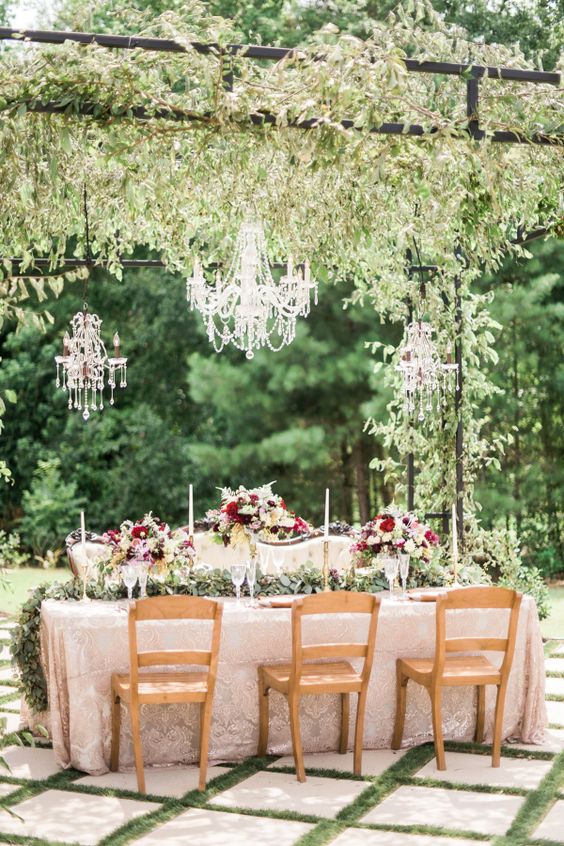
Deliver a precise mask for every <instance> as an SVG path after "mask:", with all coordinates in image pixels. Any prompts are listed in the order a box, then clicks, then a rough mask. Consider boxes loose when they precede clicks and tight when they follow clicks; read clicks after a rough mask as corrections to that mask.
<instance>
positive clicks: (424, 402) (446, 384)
mask: <svg viewBox="0 0 564 846" xmlns="http://www.w3.org/2000/svg"><path fill="white" fill-rule="evenodd" d="M432 335H433V327H432V326H431V324H430V323H424V322H423V321H422V320H416V321H414V322H413V323H410V324H409V326H408V327H407V340H406V343H405V344H404V346H403V347H402V348H401V349H400V361H399V364H398V366H397V368H396V370H399V371H400V373H401V374H402V376H403V395H404V407H405V411H406V413H408V414H413V413H414V412H415V411H416V409H418V420H420V421H423V420H425V413H426V412H429V411H432V409H433V399H436V405H437V407H440V406H442V407H443V408H444V407H446V396H447V393H451V392H452V390H453V387H454V385H455V383H456V389H457V390H458V364H454V363H453V360H452V349H451V346H450V344H449V345H448V347H447V355H446V362H445V363H443V362H441V360H440V358H439V354H438V352H437V348H436V346H435V343H434V341H433V339H432ZM455 377H456V379H455Z"/></svg>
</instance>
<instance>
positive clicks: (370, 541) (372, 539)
mask: <svg viewBox="0 0 564 846" xmlns="http://www.w3.org/2000/svg"><path fill="white" fill-rule="evenodd" d="M366 543H368V544H370V546H374V545H375V544H377V543H379V540H378V538H377V537H375V536H374V535H370V537H369V538H367V539H366Z"/></svg>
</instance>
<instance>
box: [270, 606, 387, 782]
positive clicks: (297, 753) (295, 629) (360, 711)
mask: <svg viewBox="0 0 564 846" xmlns="http://www.w3.org/2000/svg"><path fill="white" fill-rule="evenodd" d="M380 602H381V600H380V598H379V597H375V596H372V595H370V594H367V593H350V592H347V591H338V592H337V591H335V592H332V593H318V594H315V595H314V596H308V597H305V598H304V599H298V600H296V601H295V602H294V604H293V605H292V663H291V664H271V665H267V666H261V667H259V669H258V673H259V716H260V724H259V743H258V754H259V755H260V756H264V755H266V749H267V744H268V705H269V692H270V690H271V689H272V690H277V691H279V692H280V693H283V694H284V696H286V697H287V699H288V706H289V709H290V729H291V733H292V749H293V753H294V760H295V762H296V774H297V777H298V781H305V780H306V777H305V769H304V761H303V751H302V740H301V733H300V721H299V707H300V699H301V697H302V696H311V695H315V694H322V693H340V694H341V741H340V747H339V751H340V752H341V753H342V754H344V753H345V752H346V751H347V746H348V734H349V710H350V694H351V693H358V704H357V711H356V727H355V739H354V772H355V774H356V775H360V773H361V766H362V738H363V734H364V712H365V708H366V693H367V689H368V681H369V679H370V672H371V670H372V661H373V658H374V644H375V642H376V627H377V624H378V612H379V611H380ZM342 613H353V614H369V615H370V621H369V628H368V635H367V638H366V641H365V642H363V643H320V644H316V645H315V646H302V618H303V617H304V616H308V615H311V614H342ZM344 657H351V658H352V657H354V658H364V664H363V668H362V671H361V672H360V673H357V672H356V670H355V669H354V668H353V667H352V665H351V664H349V663H348V662H347V661H320V660H319V659H326V658H344ZM308 659H310V660H313V661H314V662H315V663H310V664H306V663H304V661H306V660H308Z"/></svg>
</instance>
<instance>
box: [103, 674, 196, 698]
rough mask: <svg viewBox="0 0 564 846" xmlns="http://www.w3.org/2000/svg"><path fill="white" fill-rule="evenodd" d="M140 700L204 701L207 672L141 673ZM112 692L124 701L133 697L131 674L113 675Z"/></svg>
mask: <svg viewBox="0 0 564 846" xmlns="http://www.w3.org/2000/svg"><path fill="white" fill-rule="evenodd" d="M138 689H139V701H140V702H159V703H161V702H204V701H205V698H206V694H207V691H208V674H207V673H140V674H139V685H138ZM112 692H113V693H114V694H117V695H118V696H119V697H120V699H123V701H124V702H129V700H130V697H131V681H130V678H129V675H118V674H117V673H114V674H113V675H112Z"/></svg>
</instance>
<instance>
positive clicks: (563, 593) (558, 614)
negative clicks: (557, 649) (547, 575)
mask: <svg viewBox="0 0 564 846" xmlns="http://www.w3.org/2000/svg"><path fill="white" fill-rule="evenodd" d="M549 590H550V606H551V607H550V617H548V619H547V620H543V621H542V623H541V629H542V633H543V637H547V638H550V637H561V638H564V585H559V586H558V587H551V588H549Z"/></svg>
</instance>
